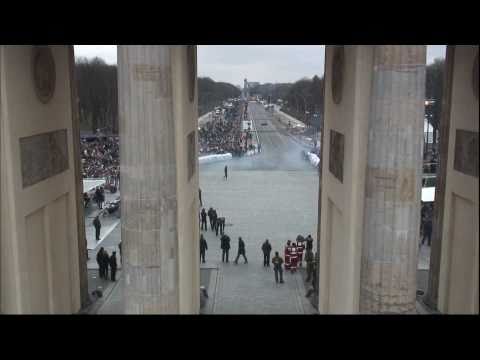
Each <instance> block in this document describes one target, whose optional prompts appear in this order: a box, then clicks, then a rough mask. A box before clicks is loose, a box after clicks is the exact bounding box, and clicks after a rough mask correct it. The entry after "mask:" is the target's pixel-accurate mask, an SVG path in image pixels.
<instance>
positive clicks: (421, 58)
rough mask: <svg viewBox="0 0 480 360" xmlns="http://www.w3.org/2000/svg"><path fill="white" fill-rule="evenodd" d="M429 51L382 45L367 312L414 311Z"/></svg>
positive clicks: (366, 233)
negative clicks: (426, 72)
mask: <svg viewBox="0 0 480 360" xmlns="http://www.w3.org/2000/svg"><path fill="white" fill-rule="evenodd" d="M425 57H426V47H425V46H393V45H382V46H376V47H375V54H374V64H373V78H372V96H371V100H370V119H369V129H368V154H367V171H366V176H367V178H366V189H365V190H366V192H365V211H364V227H363V248H362V263H361V289H360V313H414V312H415V298H416V271H417V255H418V239H419V226H420V195H421V176H422V141H423V119H424V101H425Z"/></svg>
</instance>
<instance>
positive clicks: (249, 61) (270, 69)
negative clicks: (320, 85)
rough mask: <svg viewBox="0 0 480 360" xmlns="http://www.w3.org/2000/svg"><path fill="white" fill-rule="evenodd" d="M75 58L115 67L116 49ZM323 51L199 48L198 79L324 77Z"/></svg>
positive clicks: (438, 50)
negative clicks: (94, 58)
mask: <svg viewBox="0 0 480 360" xmlns="http://www.w3.org/2000/svg"><path fill="white" fill-rule="evenodd" d="M75 55H76V56H84V57H87V58H92V57H95V56H98V57H100V58H102V59H104V60H105V61H106V62H107V63H109V64H116V63H117V50H116V45H75ZM324 57H325V47H324V46H320V45H201V46H198V75H199V76H208V77H210V78H212V79H213V80H215V81H225V82H229V83H231V84H234V85H242V86H243V79H244V78H247V79H248V81H258V82H261V83H265V82H272V83H275V82H294V81H297V80H299V79H301V78H302V77H312V76H313V75H319V76H321V75H323V66H324ZM444 57H445V45H428V47H427V63H428V64H429V63H431V62H433V60H434V59H436V58H444Z"/></svg>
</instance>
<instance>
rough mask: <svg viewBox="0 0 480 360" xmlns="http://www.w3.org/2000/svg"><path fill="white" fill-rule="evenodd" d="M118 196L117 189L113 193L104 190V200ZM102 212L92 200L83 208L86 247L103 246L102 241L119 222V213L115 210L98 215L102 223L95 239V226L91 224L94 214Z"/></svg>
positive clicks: (89, 248)
mask: <svg viewBox="0 0 480 360" xmlns="http://www.w3.org/2000/svg"><path fill="white" fill-rule="evenodd" d="M119 196H120V193H119V192H118V191H117V192H116V193H115V194H111V193H110V192H108V191H106V192H105V200H106V202H107V201H113V200H115V199H116V198H118V197H119ZM101 212H102V210H100V209H99V208H98V206H97V204H95V203H94V202H93V201H92V202H90V205H89V206H88V207H87V208H86V209H85V236H86V237H87V249H88V250H94V249H96V248H99V247H100V246H103V245H102V243H103V241H104V240H105V239H106V238H108V237H109V235H110V233H111V232H112V231H113V230H115V228H116V227H117V225H119V223H120V217H119V216H120V213H119V212H118V211H117V212H116V213H114V214H108V215H106V216H103V215H100V217H99V219H100V222H101V224H102V227H101V229H100V240H98V241H97V240H96V239H95V227H94V226H93V219H94V218H95V216H97V215H99V214H100V213H101Z"/></svg>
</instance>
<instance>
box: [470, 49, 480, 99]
mask: <svg viewBox="0 0 480 360" xmlns="http://www.w3.org/2000/svg"><path fill="white" fill-rule="evenodd" d="M479 75H480V74H479V73H478V51H477V56H475V60H474V61H473V69H472V76H473V79H472V82H473V84H472V85H473V94H474V95H475V97H476V98H477V100H478V81H479V79H478V76H479Z"/></svg>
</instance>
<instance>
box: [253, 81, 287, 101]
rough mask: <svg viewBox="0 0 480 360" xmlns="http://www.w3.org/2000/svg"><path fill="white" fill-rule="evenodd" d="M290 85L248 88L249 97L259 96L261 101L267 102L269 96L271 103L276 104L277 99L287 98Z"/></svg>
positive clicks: (263, 85)
mask: <svg viewBox="0 0 480 360" xmlns="http://www.w3.org/2000/svg"><path fill="white" fill-rule="evenodd" d="M291 86H292V84H290V83H286V84H282V83H281V84H272V83H266V84H260V85H257V86H255V87H252V88H250V89H249V90H250V94H251V95H260V96H261V97H262V98H263V99H265V100H267V99H268V97H269V96H270V101H271V102H277V100H278V99H282V100H283V99H285V97H286V96H287V94H288V92H289V90H290V88H291Z"/></svg>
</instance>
